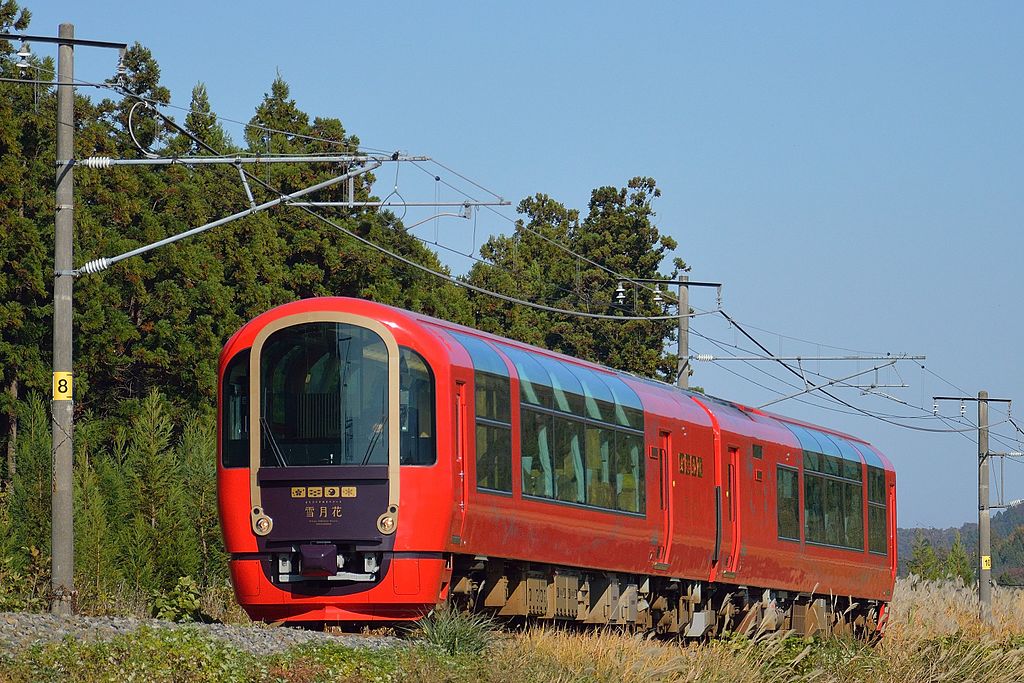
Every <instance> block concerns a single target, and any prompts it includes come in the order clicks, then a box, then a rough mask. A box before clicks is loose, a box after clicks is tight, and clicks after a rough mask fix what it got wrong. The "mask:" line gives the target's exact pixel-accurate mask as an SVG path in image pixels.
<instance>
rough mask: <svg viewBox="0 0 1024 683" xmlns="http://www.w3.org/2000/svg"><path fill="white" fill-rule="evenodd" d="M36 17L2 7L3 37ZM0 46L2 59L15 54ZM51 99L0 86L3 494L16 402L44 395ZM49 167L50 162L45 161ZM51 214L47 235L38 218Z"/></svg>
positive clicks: (45, 64) (46, 75)
mask: <svg viewBox="0 0 1024 683" xmlns="http://www.w3.org/2000/svg"><path fill="white" fill-rule="evenodd" d="M30 19H31V13H30V12H29V11H28V10H27V9H24V8H19V6H18V3H17V2H15V1H14V0H4V1H3V2H0V31H4V32H7V31H24V30H25V29H26V28H28V25H29V21H30ZM14 49H15V48H14V47H13V46H12V43H10V42H8V41H3V42H2V43H0V57H6V56H7V55H9V54H10V53H11V52H13V51H14ZM29 62H30V64H31V65H32V67H31V70H30V75H31V76H32V78H33V79H35V80H50V79H51V78H52V74H53V61H52V60H50V59H44V60H39V59H37V58H36V57H30V58H29ZM0 76H2V77H3V78H9V79H17V78H19V76H20V74H19V70H18V68H17V67H16V66H15V62H14V61H13V60H10V59H0ZM53 116H54V99H53V97H52V95H51V93H50V91H49V89H47V88H45V87H43V86H39V85H36V84H28V83H24V84H23V83H16V82H0V226H2V229H0V361H2V362H0V445H3V452H2V457H0V488H7V487H9V486H10V483H11V479H12V477H13V475H14V473H15V471H16V470H17V458H16V455H17V436H18V402H19V401H20V400H21V399H22V398H24V397H25V396H26V395H27V393H28V392H29V391H32V390H43V389H44V388H47V382H48V376H47V372H46V364H45V358H44V356H43V353H42V349H43V348H44V347H45V344H44V343H43V342H44V339H45V335H46V330H47V325H48V323H49V316H50V315H52V310H51V309H50V308H48V307H47V299H48V296H47V292H48V288H49V287H51V286H52V284H51V277H50V276H49V275H48V268H49V269H52V258H51V257H50V255H49V253H48V250H47V248H46V245H47V241H46V239H45V237H44V236H45V235H46V234H47V232H49V235H50V238H49V242H50V243H52V241H53V238H52V234H53V231H52V220H53V198H52V195H50V194H48V193H47V188H50V187H52V183H53V164H52V161H51V162H50V163H45V162H44V161H43V158H42V157H43V156H44V153H45V151H46V149H47V146H48V145H49V144H52V132H51V131H52V123H51V122H52V121H53ZM46 161H50V159H47V160H46ZM44 210H45V211H46V212H47V218H48V219H49V227H47V223H46V222H45V221H41V220H40V219H39V216H40V214H41V212H42V211H44Z"/></svg>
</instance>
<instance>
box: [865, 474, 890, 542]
mask: <svg viewBox="0 0 1024 683" xmlns="http://www.w3.org/2000/svg"><path fill="white" fill-rule="evenodd" d="M867 469H868V476H867V480H868V481H867V484H868V486H867V494H868V495H867V499H868V528H867V536H868V552H870V553H872V554H874V555H880V556H883V557H885V556H887V555H888V554H889V505H888V500H887V499H886V495H885V493H886V486H885V469H884V468H882V467H877V466H875V465H871V464H868V466H867ZM879 515H881V517H879ZM879 521H880V522H881V524H879Z"/></svg>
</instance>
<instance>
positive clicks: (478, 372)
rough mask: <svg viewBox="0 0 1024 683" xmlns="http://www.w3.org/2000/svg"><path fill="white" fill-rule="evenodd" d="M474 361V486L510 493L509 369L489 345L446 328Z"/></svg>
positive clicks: (510, 416)
mask: <svg viewBox="0 0 1024 683" xmlns="http://www.w3.org/2000/svg"><path fill="white" fill-rule="evenodd" d="M448 333H449V334H451V335H452V336H453V337H454V338H455V339H456V341H458V342H459V343H460V344H461V345H462V347H463V348H464V349H466V352H467V353H468V354H469V357H470V360H472V361H473V380H474V381H473V393H474V395H475V396H476V401H475V402H476V406H475V414H476V485H477V488H480V489H485V490H490V491H501V492H503V493H511V492H512V408H511V392H512V388H511V382H510V380H509V375H508V369H507V368H506V367H505V362H504V361H503V360H502V359H501V356H499V355H498V353H497V351H495V350H494V349H493V348H492V347H491V346H490V344H488V343H487V342H485V341H484V340H482V339H479V338H477V337H473V336H470V335H468V334H463V333H461V332H453V331H451V330H448Z"/></svg>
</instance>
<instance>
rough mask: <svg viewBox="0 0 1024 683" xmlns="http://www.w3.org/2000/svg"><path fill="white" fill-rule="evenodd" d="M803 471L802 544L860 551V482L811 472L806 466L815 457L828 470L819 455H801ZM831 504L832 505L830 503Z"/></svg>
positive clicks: (862, 537) (862, 536)
mask: <svg viewBox="0 0 1024 683" xmlns="http://www.w3.org/2000/svg"><path fill="white" fill-rule="evenodd" d="M804 455H805V467H804V471H803V487H802V489H803V494H804V504H803V512H804V524H803V532H804V543H807V544H810V545H818V546H825V547H829V548H838V549H841V550H849V551H851V552H864V549H865V540H866V539H865V532H866V529H865V528H864V482H863V477H862V478H861V480H857V479H853V478H847V477H843V476H842V475H841V474H839V475H834V474H828V473H826V472H821V471H814V470H812V469H810V468H808V467H807V466H806V463H807V462H809V461H813V460H815V459H814V458H813V457H811V458H809V457H807V456H819V458H820V460H818V462H819V463H821V468H822V469H825V468H828V469H832V467H830V465H831V463H830V462H829V461H828V460H826V459H825V457H831V456H824V454H822V453H808V452H805V454H804ZM839 471H840V472H842V471H843V470H842V469H840V470H839ZM833 503H834V504H833Z"/></svg>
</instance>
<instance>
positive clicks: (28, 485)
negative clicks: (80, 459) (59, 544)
mask: <svg viewBox="0 0 1024 683" xmlns="http://www.w3.org/2000/svg"><path fill="white" fill-rule="evenodd" d="M19 418H20V421H21V423H22V425H23V428H22V430H21V435H20V436H19V438H18V471H17V473H16V474H15V475H14V479H13V481H12V487H11V494H10V498H9V501H10V509H11V510H12V514H11V536H10V539H8V541H7V542H8V543H9V545H8V550H9V551H10V552H13V553H15V554H16V555H17V556H18V557H19V558H20V561H21V562H28V561H29V558H28V556H27V555H25V554H24V553H25V552H27V551H28V550H29V549H31V548H38V549H39V550H40V551H41V552H42V553H43V554H44V555H49V552H50V448H51V445H52V444H51V439H50V416H49V411H48V410H47V409H46V405H45V404H44V403H43V401H42V399H41V398H40V397H39V395H38V394H33V395H31V396H30V397H29V398H28V401H27V402H26V403H25V404H23V408H22V410H21V414H20V415H19Z"/></svg>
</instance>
